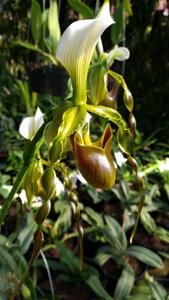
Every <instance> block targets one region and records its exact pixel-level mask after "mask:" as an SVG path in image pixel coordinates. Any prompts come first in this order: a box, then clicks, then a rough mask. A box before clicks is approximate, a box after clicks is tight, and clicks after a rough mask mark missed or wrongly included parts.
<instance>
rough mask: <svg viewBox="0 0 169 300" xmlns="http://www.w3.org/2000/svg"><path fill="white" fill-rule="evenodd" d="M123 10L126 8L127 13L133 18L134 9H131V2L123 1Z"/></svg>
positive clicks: (128, 0)
mask: <svg viewBox="0 0 169 300" xmlns="http://www.w3.org/2000/svg"><path fill="white" fill-rule="evenodd" d="M123 8H124V10H125V12H126V13H127V14H128V15H129V16H132V15H133V11H132V7H131V3H130V0H124V1H123Z"/></svg>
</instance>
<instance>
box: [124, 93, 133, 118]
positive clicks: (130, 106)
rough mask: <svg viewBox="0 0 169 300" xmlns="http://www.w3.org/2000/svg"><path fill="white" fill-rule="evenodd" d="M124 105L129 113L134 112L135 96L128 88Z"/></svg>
mask: <svg viewBox="0 0 169 300" xmlns="http://www.w3.org/2000/svg"><path fill="white" fill-rule="evenodd" d="M124 104H125V106H126V108H127V109H128V111H129V112H132V110H133V96H132V94H131V92H130V91H129V89H128V88H126V89H125V90H124Z"/></svg>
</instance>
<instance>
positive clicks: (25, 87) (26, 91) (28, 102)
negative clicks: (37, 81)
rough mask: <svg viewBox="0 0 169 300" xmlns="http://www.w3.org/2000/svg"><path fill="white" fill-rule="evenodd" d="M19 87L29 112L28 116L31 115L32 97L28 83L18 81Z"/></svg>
mask: <svg viewBox="0 0 169 300" xmlns="http://www.w3.org/2000/svg"><path fill="white" fill-rule="evenodd" d="M18 86H19V89H20V92H21V96H22V101H23V104H24V105H25V108H26V110H27V114H31V113H32V111H31V96H30V91H29V85H28V82H26V81H21V80H18Z"/></svg>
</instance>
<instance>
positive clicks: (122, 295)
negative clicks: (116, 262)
mask: <svg viewBox="0 0 169 300" xmlns="http://www.w3.org/2000/svg"><path fill="white" fill-rule="evenodd" d="M133 284H134V271H133V269H132V268H131V267H130V266H129V265H126V266H125V269H124V270H123V271H122V274H121V276H120V278H119V280H118V282H117V285H116V288H115V291H114V298H115V299H116V300H124V299H126V297H127V296H128V295H129V294H130V292H131V290H132V287H133Z"/></svg>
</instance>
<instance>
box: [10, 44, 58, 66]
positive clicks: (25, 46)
mask: <svg viewBox="0 0 169 300" xmlns="http://www.w3.org/2000/svg"><path fill="white" fill-rule="evenodd" d="M12 46H13V47H16V46H21V47H24V48H26V49H28V50H31V51H35V52H38V53H40V54H41V55H42V56H44V57H47V58H48V59H49V60H50V61H51V62H52V63H53V64H55V65H56V64H57V59H56V58H55V56H53V55H52V54H49V53H46V52H44V51H42V50H41V49H40V48H38V47H37V46H36V45H33V44H31V43H28V42H22V41H17V42H15V43H13V44H12Z"/></svg>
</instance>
